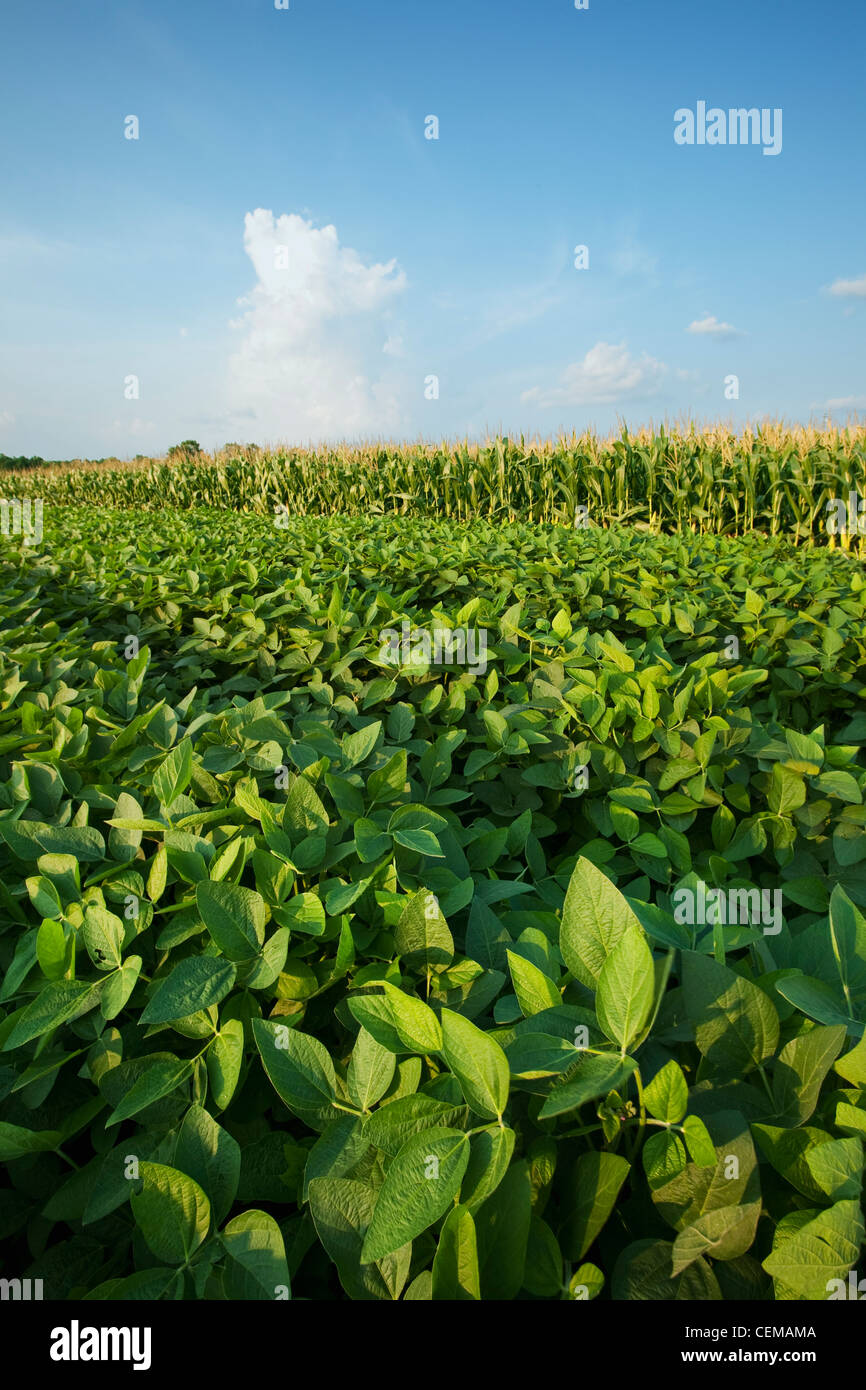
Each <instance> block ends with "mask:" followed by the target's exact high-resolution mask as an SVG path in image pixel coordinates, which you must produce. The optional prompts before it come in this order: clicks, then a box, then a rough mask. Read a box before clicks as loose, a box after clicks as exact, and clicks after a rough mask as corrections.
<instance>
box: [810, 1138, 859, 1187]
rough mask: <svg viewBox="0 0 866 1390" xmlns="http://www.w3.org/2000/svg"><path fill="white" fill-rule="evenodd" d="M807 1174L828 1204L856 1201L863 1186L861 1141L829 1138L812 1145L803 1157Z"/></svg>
mask: <svg viewBox="0 0 866 1390" xmlns="http://www.w3.org/2000/svg"><path fill="white" fill-rule="evenodd" d="M804 1157H805V1159H806V1163H807V1164H808V1167H809V1172H810V1173H811V1174H812V1177H813V1178H814V1179H815V1182H816V1183H817V1184H818V1186H819V1187H820V1189H821V1191H822V1192H825V1193H826V1194H827V1196H828V1197H829V1198H830V1201H831V1202H841V1201H857V1202H859V1200H860V1192H861V1189H862V1186H863V1141H862V1140H861V1139H856V1138H850V1139H833V1140H831V1141H830V1143H829V1144H815V1145H814V1146H813V1147H812V1148H810V1149H807V1150H806V1153H805V1155H804Z"/></svg>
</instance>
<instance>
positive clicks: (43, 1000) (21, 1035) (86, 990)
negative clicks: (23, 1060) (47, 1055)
mask: <svg viewBox="0 0 866 1390" xmlns="http://www.w3.org/2000/svg"><path fill="white" fill-rule="evenodd" d="M101 988H102V981H101V980H100V981H99V982H98V983H97V984H95V985H94V984H87V983H86V981H84V980H52V981H51V982H50V983H49V984H47V985H46V986H45V987H44V988H43V989H42V990H41V991H40V992H39V994H38V995H37V996H36V998H35V999H34V1000H33V1002H32V1004H28V1005H27V1007H26V1009H24V1011H23V1012H22V1013H21V1014H20V1015H19V1016H18V1018H17V1019H16V1021H15V1025H14V1027H13V1028H12V1030H11V1032H10V1034H9V1036H8V1037H7V1039H6V1041H5V1043H4V1044H3V1051H4V1052H9V1051H11V1049H12V1048H15V1047H22V1046H23V1045H24V1044H25V1043H28V1042H32V1041H33V1039H34V1038H39V1037H41V1036H42V1034H43V1033H47V1032H48V1031H49V1030H50V1029H52V1028H59V1027H60V1025H61V1023H71V1022H72V1021H73V1019H76V1018H81V1016H82V1014H86V1013H88V1012H89V1011H90V1009H94V1008H95V1007H96V1005H97V1004H98V1003H99V999H100V991H101Z"/></svg>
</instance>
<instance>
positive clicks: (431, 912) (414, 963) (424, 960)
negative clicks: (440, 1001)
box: [394, 888, 454, 973]
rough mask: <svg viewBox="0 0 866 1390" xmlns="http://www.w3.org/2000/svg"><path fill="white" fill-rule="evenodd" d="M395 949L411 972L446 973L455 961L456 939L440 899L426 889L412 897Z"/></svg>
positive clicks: (403, 918) (400, 926) (395, 934)
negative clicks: (441, 906)
mask: <svg viewBox="0 0 866 1390" xmlns="http://www.w3.org/2000/svg"><path fill="white" fill-rule="evenodd" d="M394 947H395V950H396V951H397V954H398V955H399V956H402V957H403V960H404V961H405V963H406V966H407V968H408V969H409V970H417V971H420V972H422V973H425V972H427V971H435V972H439V971H441V970H447V968H448V966H449V965H450V964H451V962H452V960H453V959H454V938H453V937H452V935H451V932H450V931H449V929H448V923H447V922H446V921H445V918H444V917H443V915H442V911H441V909H440V907H439V902H438V899H437V898H435V897H434V895H433V894H432V893H428V892H427V890H426V888H422V889H421V890H420V891H419V892H417V893H413V895H412V897H411V898H410V899H409V902H408V903H407V904H406V907H405V909H404V911H403V914H402V916H401V917H400V920H399V922H398V923H397V927H396V929H395V932H394Z"/></svg>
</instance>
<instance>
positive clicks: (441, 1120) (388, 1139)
mask: <svg viewBox="0 0 866 1390" xmlns="http://www.w3.org/2000/svg"><path fill="white" fill-rule="evenodd" d="M466 1117H467V1110H466V1106H465V1105H448V1104H447V1103H446V1102H445V1101H441V1100H436V1099H435V1097H434V1096H425V1095H413V1096H400V1097H399V1098H398V1099H397V1100H393V1101H390V1102H389V1103H388V1104H387V1105H383V1106H381V1107H380V1109H378V1110H377V1111H376V1112H375V1113H374V1114H373V1115H371V1116H370V1117H369V1119H367V1120H365V1121H364V1137H365V1139H367V1140H368V1141H369V1143H371V1144H374V1145H375V1146H376V1148H377V1149H381V1150H382V1151H383V1153H386V1154H390V1155H391V1156H392V1157H393V1156H394V1155H395V1154H398V1153H399V1152H400V1150H401V1149H402V1147H403V1145H404V1144H405V1143H406V1141H407V1139H410V1138H411V1137H412V1135H413V1134H420V1133H421V1132H422V1131H423V1130H429V1129H434V1128H436V1127H439V1128H443V1127H444V1128H456V1127H457V1126H458V1125H460V1124H464V1123H465V1122H466Z"/></svg>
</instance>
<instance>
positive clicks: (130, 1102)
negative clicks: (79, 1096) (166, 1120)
mask: <svg viewBox="0 0 866 1390" xmlns="http://www.w3.org/2000/svg"><path fill="white" fill-rule="evenodd" d="M193 1070H194V1067H193V1063H192V1062H191V1061H180V1060H179V1059H178V1058H176V1057H174V1058H172V1059H171V1060H165V1061H159V1062H153V1063H151V1064H150V1065H149V1066H148V1068H147V1070H146V1071H145V1072H144V1074H143V1075H142V1076H140V1077H139V1079H138V1080H137V1081H136V1082H135V1083H134V1084H133V1085H132V1086H130V1088H129V1090H128V1091H127V1092H126V1095H125V1096H124V1097H123V1099H122V1100H121V1102H120V1104H119V1105H117V1106H115V1108H114V1110H112V1112H111V1114H110V1115H109V1117H108V1119H107V1120H106V1121H105V1127H106V1129H107V1128H108V1127H109V1125H118V1124H120V1122H121V1120H129V1119H131V1118H132V1116H133V1115H137V1114H138V1112H139V1111H140V1110H144V1108H145V1107H146V1106H148V1105H152V1104H153V1102H154V1101H155V1100H162V1097H163V1096H168V1095H171V1092H172V1091H176V1090H177V1088H178V1086H182V1085H183V1084H184V1082H185V1081H188V1080H189V1079H190V1077H191V1076H192V1074H193ZM151 1249H152V1250H153V1246H151ZM157 1253H158V1252H157V1251H156V1250H154V1254H157Z"/></svg>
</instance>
